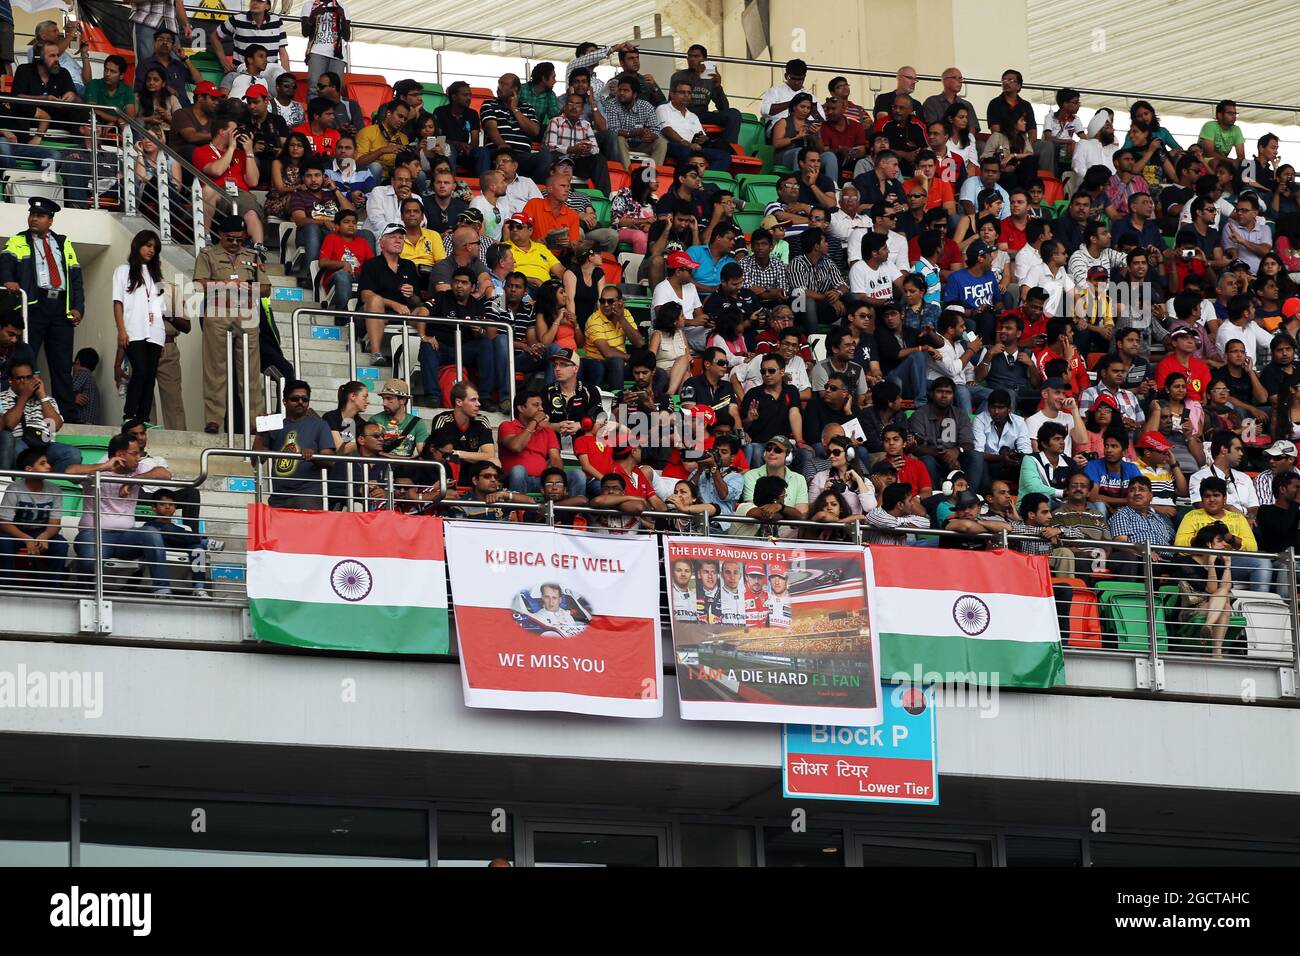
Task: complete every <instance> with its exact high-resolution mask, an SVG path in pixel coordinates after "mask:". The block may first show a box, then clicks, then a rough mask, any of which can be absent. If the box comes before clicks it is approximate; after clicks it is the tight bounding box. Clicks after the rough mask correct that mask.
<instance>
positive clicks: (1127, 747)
mask: <svg viewBox="0 0 1300 956" xmlns="http://www.w3.org/2000/svg"><path fill="white" fill-rule="evenodd" d="M20 667H23V668H26V669H27V672H29V673H30V672H32V671H46V672H49V671H68V670H78V671H91V672H100V673H102V675H103V707H102V715H101V716H99V717H96V718H87V717H86V716H85V715H84V714H83V713H82V712H81V711H80V710H70V709H69V710H59V709H54V708H44V709H30V708H13V707H0V734H4V733H16V734H55V735H74V736H77V737H113V738H129V739H157V740H164V741H202V742H214V743H216V742H221V743H255V744H273V745H299V746H303V747H310V748H314V747H346V748H361V749H373V750H376V751H384V750H388V751H411V752H429V753H448V754H480V755H496V756H533V757H545V758H554V759H562V760H565V759H582V760H604V761H614V762H622V761H640V762H646V763H662V764H665V765H676V766H681V765H691V766H696V765H698V766H712V767H720V768H721V767H733V768H741V767H757V768H769V769H770V768H774V767H779V766H780V756H781V749H780V729H779V727H778V726H776V725H762V724H735V723H720V722H707V721H692V722H689V723H688V722H685V721H683V720H681V718H680V717H679V716H678V714H677V707H676V689H675V688H674V687H672V684H671V681H669V682H668V687H667V694H666V700H665V702H664V703H665V707H664V709H665V715H664V716H663V717H662V718H660V719H658V720H615V719H598V718H583V717H574V716H567V715H560V714H541V713H539V714H530V713H517V712H509V711H490V710H476V709H471V708H467V707H466V706H465V705H464V704H463V702H462V692H461V684H460V673H459V668H458V667H456V666H455V665H454V664H439V663H412V662H408V661H384V660H372V659H367V660H362V659H345V658H339V657H307V656H302V655H291V656H290V655H270V654H251V653H231V652H218V651H202V650H188V649H154V648H143V647H120V646H99V645H79V644H49V643H29V642H22V641H0V672H9V673H17V671H18V669H19V668H20ZM980 713H981V712H980V711H979V710H977V709H974V708H947V707H943V708H940V710H939V712H938V714H939V728H938V738H939V755H940V756H939V760H940V771H941V772H942V773H944V774H947V775H954V776H961V777H972V778H982V779H994V780H996V779H1005V780H1033V781H1045V782H1094V783H1102V784H1113V785H1116V786H1138V787H1141V786H1150V787H1177V788H1197V789H1203V790H1221V791H1236V792H1242V793H1249V792H1253V793H1277V794H1296V793H1300V710H1295V709H1284V708H1277V707H1263V706H1249V705H1232V704H1222V703H1186V702H1176V701H1175V702H1166V701H1159V700H1146V699H1116V698H1109V697H1104V696H1072V695H1068V694H1014V693H1005V694H1002V695H1001V697H1000V700H999V708H998V711H997V715H996V716H995V717H992V718H985V717H981V716H980Z"/></svg>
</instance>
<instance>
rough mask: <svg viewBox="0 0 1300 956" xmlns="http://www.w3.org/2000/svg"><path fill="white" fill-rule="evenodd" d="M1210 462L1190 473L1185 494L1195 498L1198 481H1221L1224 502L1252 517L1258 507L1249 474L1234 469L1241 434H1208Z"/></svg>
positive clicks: (1239, 453)
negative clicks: (1213, 479)
mask: <svg viewBox="0 0 1300 956" xmlns="http://www.w3.org/2000/svg"><path fill="white" fill-rule="evenodd" d="M1209 444H1210V463H1209V464H1207V465H1206V466H1205V467H1203V468H1201V469H1200V470H1199V471H1196V472H1195V473H1193V474H1192V475H1191V476H1190V477H1189V478H1188V480H1187V493H1188V495H1190V496H1191V499H1192V500H1193V501H1196V500H1198V499H1199V498H1200V497H1202V495H1201V494H1200V489H1201V484H1202V482H1205V481H1208V480H1209V479H1211V478H1215V479H1218V480H1220V481H1222V482H1224V483H1225V484H1224V494H1225V495H1226V496H1227V497H1226V502H1225V503H1226V505H1227V507H1229V508H1230V509H1232V510H1233V511H1236V512H1239V513H1240V514H1243V515H1246V516H1247V517H1250V518H1253V517H1254V516H1255V512H1256V511H1258V510H1259V496H1258V495H1256V494H1255V486H1254V485H1253V484H1252V483H1251V480H1250V476H1248V475H1247V474H1246V473H1245V472H1243V471H1238V470H1237V466H1238V465H1240V464H1241V460H1242V457H1243V453H1244V449H1243V446H1242V443H1241V437H1240V436H1239V435H1235V434H1233V433H1232V432H1230V431H1216V432H1215V433H1214V434H1213V435H1212V436H1211V437H1210V443H1209Z"/></svg>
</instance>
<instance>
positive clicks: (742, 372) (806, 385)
mask: <svg viewBox="0 0 1300 956" xmlns="http://www.w3.org/2000/svg"><path fill="white" fill-rule="evenodd" d="M769 354H770V353H767V352H759V353H758V354H757V355H755V356H754V357H753V358H752V359H750V360H749V361H748V362H746V363H745V364H744V365H738V366H736V369H735V371H734V372H733V373H732V374H734V375H735V376H736V380H737V381H738V382H739V383H740V388H739V389H737V390H736V394H737V395H744V394H745V393H746V392H748V391H749V390H750V389H751V388H754V387H755V386H758V385H762V384H763V373H762V372H761V371H760V370H759V369H760V366H762V364H763V359H765V358H767V356H768V355H769ZM785 371H786V374H788V375H789V376H790V384H791V385H793V386H794V389H795V391H796V392H802V391H803V390H804V389H808V390H809V391H812V382H811V381H810V380H809V378H808V366H807V364H806V363H805V362H804V360H803V357H802V356H800V355H796V356H795V357H794V358H792V359H790V361H788V362H786V363H785Z"/></svg>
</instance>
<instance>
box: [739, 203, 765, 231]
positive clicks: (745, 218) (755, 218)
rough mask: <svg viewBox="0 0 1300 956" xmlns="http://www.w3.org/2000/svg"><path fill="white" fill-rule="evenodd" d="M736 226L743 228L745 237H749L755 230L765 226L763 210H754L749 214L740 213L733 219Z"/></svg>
mask: <svg viewBox="0 0 1300 956" xmlns="http://www.w3.org/2000/svg"><path fill="white" fill-rule="evenodd" d="M732 218H733V219H735V221H736V225H738V226H739V227H740V228H741V231H743V232H744V233H745V235H749V234H750V233H751V232H753V231H754V230H755V229H757V228H758V227H759V226H761V225H762V224H763V210H761V209H758V210H752V211H749V212H738V213H736V215H735V216H733V217H732Z"/></svg>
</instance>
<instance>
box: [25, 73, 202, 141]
mask: <svg viewBox="0 0 1300 956" xmlns="http://www.w3.org/2000/svg"><path fill="white" fill-rule="evenodd" d="M136 78H137V82H138V83H139V84H140V88H139V89H138V90H137V91H136V106H135V113H136V116H138V117H139V119H140V122H141V123H142V124H144V128H145V129H146V130H148V131H149V132H150V133H152V134H153V135H154V136H155V137H157V138H158V139H160V140H163V141H164V142H166V141H167V140H168V139H169V138H170V131H171V123H172V117H173V115H175V114H176V113H179V112H180V111H181V109H182V104H181V101H180V100H179V99H178V98H177V96H176V94H175V93H173V92H172V91H171V89H170V88H169V87H168V86H167V76H166V74H165V73H164V72H163V70H162V67H157V66H151V67H149V68H148V69H146V70H144V71H143V74H142V73H141V72H140V71H137V72H136ZM141 145H144V144H143V143H142V144H141ZM5 148H6V143H0V155H4V152H5Z"/></svg>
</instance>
